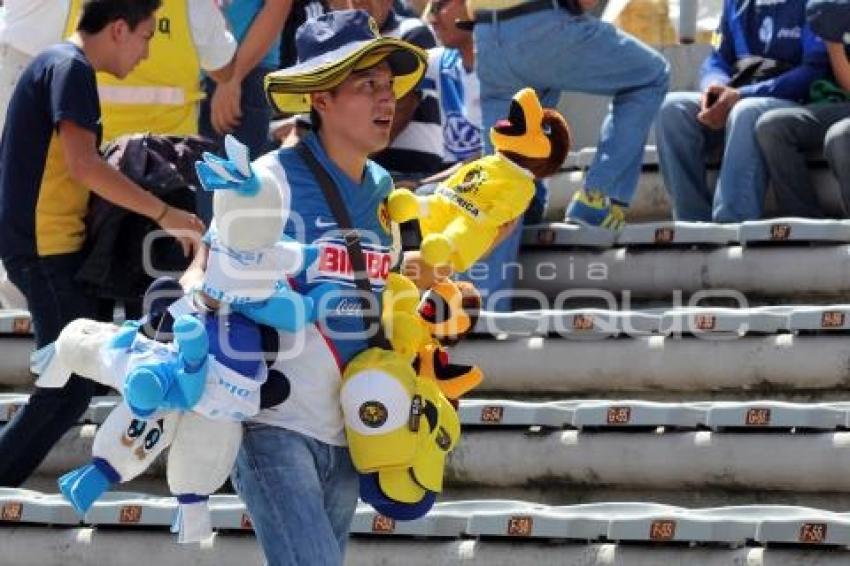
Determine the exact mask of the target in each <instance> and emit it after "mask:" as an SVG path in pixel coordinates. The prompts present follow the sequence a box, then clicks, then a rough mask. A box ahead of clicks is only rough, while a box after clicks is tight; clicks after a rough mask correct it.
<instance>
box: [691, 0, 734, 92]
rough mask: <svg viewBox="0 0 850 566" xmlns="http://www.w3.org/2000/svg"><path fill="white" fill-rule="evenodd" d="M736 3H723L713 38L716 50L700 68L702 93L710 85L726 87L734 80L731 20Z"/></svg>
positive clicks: (725, 0)
mask: <svg viewBox="0 0 850 566" xmlns="http://www.w3.org/2000/svg"><path fill="white" fill-rule="evenodd" d="M734 10H735V3H734V2H730V1H729V0H724V2H723V13H722V14H721V16H720V25H719V26H718V28H717V31H715V32H714V37H712V45H713V47H714V49H713V50H712V52H711V54H710V55H709V56H708V58H707V59H706V60H705V61H704V62H703V64H702V67H701V68H700V82H699V84H700V87H699V89H700V91H701V92H705V91H706V89H707V88H708V87H709V86H710V85H725V84H726V83H728V82H729V79H731V78H732V74H733V73H734V64H735V40H734V35H733V34H732V30H731V22H730V20H731V18H732V17H733V14H734Z"/></svg>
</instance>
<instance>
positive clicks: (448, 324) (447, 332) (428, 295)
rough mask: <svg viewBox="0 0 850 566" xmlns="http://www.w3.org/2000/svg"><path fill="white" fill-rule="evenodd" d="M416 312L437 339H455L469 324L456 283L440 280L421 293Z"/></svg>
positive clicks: (465, 330) (466, 329)
mask: <svg viewBox="0 0 850 566" xmlns="http://www.w3.org/2000/svg"><path fill="white" fill-rule="evenodd" d="M418 314H419V316H420V317H421V318H422V320H424V321H425V322H426V323H427V324H428V327H429V330H430V332H431V334H432V335H434V336H435V337H436V338H437V339H440V340H442V339H455V338H457V337H458V336H462V335H464V334H466V332H467V331H468V330H469V328H470V326H471V322H470V318H469V315H467V314H466V312H465V311H464V310H463V296H462V295H461V292H460V289H459V288H458V287H457V285H456V284H455V283H454V282H453V281H451V280H446V281H441V282H440V283H437V284H436V285H434V286H433V287H431V288H430V289H428V291H426V292H425V294H424V295H422V300H421V302H420V303H419V308H418Z"/></svg>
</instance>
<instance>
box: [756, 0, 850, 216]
mask: <svg viewBox="0 0 850 566" xmlns="http://www.w3.org/2000/svg"><path fill="white" fill-rule="evenodd" d="M806 11H807V13H808V18H809V24H810V25H811V27H812V30H813V31H814V32H815V33H816V34H817V35H818V36H819V37H820V38H821V39H823V41H824V43H826V49H827V53H828V54H829V61H830V64H831V66H832V73H833V77H832V80H829V81H818V82H816V83H815V84H814V85H813V86H812V94H813V95H814V96H813V100H812V102H813V104H810V105H809V106H803V107H799V108H785V109H779V110H771V111H770V112H767V113H766V114H765V115H764V116H762V117H761V118H759V121H758V122H757V123H756V136H757V137H758V141H759V146H760V147H761V150H762V154H763V155H764V159H765V161H766V162H767V168H768V171H769V172H770V179H771V182H772V185H773V190H774V192H775V193H776V202H777V205H778V206H779V212H780V214H782V215H784V216H805V217H809V218H821V217H824V216H826V215H827V213H826V211H825V210H824V209H823V208H821V205H820V202H819V201H818V198H817V194H816V193H815V191H813V190H812V182H811V178H810V176H809V171H808V163H807V159H806V158H807V154H809V153H811V152H823V156H824V157H825V158H826V160H827V162H828V163H829V167H830V169H831V170H832V172H833V174H834V175H835V177H836V179H837V180H838V185H839V188H840V190H841V202H842V205H843V210H841V211H835V212H839V214H840V215H841V216H842V217H844V218H846V217H848V216H850V33H848V32H849V31H850V2H848V0H809V3H808V6H807V9H806ZM814 98H817V100H814Z"/></svg>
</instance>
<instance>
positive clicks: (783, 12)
mask: <svg viewBox="0 0 850 566" xmlns="http://www.w3.org/2000/svg"><path fill="white" fill-rule="evenodd" d="M714 45H715V49H714V51H713V52H712V53H711V55H709V57H708V58H707V59H706V61H705V63H703V66H702V68H701V71H700V92H674V93H670V94H669V95H668V96H667V98H666V99H665V101H664V104H663V105H662V106H661V111H660V112H659V113H658V118H657V122H656V132H655V133H656V139H657V142H658V156H659V161H660V166H661V174H662V176H663V178H664V185H665V186H666V188H667V190H668V192H669V193H670V195H671V197H672V199H673V215H674V217H675V218H676V219H677V220H691V221H714V222H741V221H744V220H753V219H758V218H761V216H762V209H763V206H764V196H765V192H766V190H767V170H766V167H765V163H764V159H763V157H762V154H761V151H760V149H759V146H758V141H757V139H756V133H755V126H756V122H757V121H758V119H759V118H760V117H761V116H762V115H763V114H764V113H765V112H767V111H769V110H774V109H778V108H794V107H797V106H798V103H800V102H805V100H806V97H807V95H808V92H809V86H810V85H811V83H812V82H813V81H815V80H817V79H820V78H823V77H824V76H826V75H827V73H828V72H829V67H828V61H827V56H826V51H825V48H824V45H823V42H822V41H821V40H820V39H818V38H817V37H816V36H815V35H814V34H813V33H812V31H811V29H810V27H809V25H808V23H807V22H806V3H805V0H787V1H784V2H742V1H741V0H725V1H724V4H723V14H722V15H721V19H720V27H719V29H718V30H717V32H716V34H715V38H714ZM717 151H722V157H721V160H722V161H721V167H720V176H719V178H718V180H717V188H716V190H715V191H714V194H713V195H712V192H711V190H710V188H709V186H708V183H707V182H706V177H705V173H706V159H707V157H709V156H710V155H712V153H714V152H717Z"/></svg>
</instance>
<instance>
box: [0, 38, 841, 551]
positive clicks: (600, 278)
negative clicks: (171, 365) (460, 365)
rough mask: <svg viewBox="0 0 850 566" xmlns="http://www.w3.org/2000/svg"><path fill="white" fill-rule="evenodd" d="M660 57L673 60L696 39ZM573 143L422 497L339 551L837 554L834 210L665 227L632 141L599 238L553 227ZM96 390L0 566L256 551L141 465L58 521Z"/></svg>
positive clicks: (8, 492)
mask: <svg viewBox="0 0 850 566" xmlns="http://www.w3.org/2000/svg"><path fill="white" fill-rule="evenodd" d="M665 53H666V54H667V55H668V57H670V58H671V59H672V60H673V61H674V67H676V66H677V65H678V67H679V68H680V69H681V68H687V67H688V66H689V65H690V66H693V60H696V59H699V58H701V57H702V55H703V54H704V47H697V48H696V51H692V52H691V53H690V54H685V53H684V51H683V50H677V49H668V50H666V51H665ZM694 53H696V54H694ZM689 72H690V71H689ZM680 75H681V73H680ZM676 80H677V81H678V82H679V83H680V84H679V85H678V86H677V88H678V87H681V86H683V85H682V84H681V83H682V79H681V76H680V77H679V78H677V79H676ZM580 102H581V104H578V105H572V106H571V104H570V103H569V101H568V103H567V104H566V106H565V108H564V110H565V113H566V114H567V115H568V116H576V118H575V119H574V120H573V119H571V121H572V123H573V130H574V132H577V140H578V141H579V145H580V146H581V145H586V144H585V143H584V142H583V139H584V138H588V139H592V138H594V136H593V135H592V132H593V131H594V130H595V128H596V125H597V124H598V116H600V115H601V110H600V109H601V108H602V106H603V105H601V104H599V103H598V102H594V103H593V106H592V107H591V106H588V108H590V111H588V112H582V111H581V108H584V106H582V104H585V105H587V104H589V103H588V101H587V99H581V100H580ZM589 128H590V129H589ZM587 132H591V134H588V133H587ZM592 155H593V150H592V149H590V148H584V149H582V148H581V147H580V148H579V151H576V152H574V153H573V154H572V155H571V156H570V159H569V160H568V162H567V163H566V165H565V169H564V171H563V172H562V173H561V174H560V175H559V176H558V177H557V178H556V179H554V181H553V182H552V184H551V190H552V193H551V194H552V198H551V200H550V206H549V208H548V212H547V218H548V220H549V221H552V223H549V224H543V225H538V226H531V227H527V228H526V229H525V233H524V238H523V243H524V250H523V254H522V255H521V258H520V262H519V265H518V266H514V267H513V268H516V269H519V270H521V272H522V279H521V280H522V289H521V292H522V293H523V298H524V303H528V307H527V308H525V307H524V308H523V309H522V310H519V311H517V312H512V313H484V314H483V315H482V316H481V318H480V320H479V322H478V325H477V327H476V329H475V332H474V334H473V336H472V337H471V338H469V339H468V340H467V341H465V342H464V343H462V344H461V345H460V346H458V347H457V349H456V351H455V353H454V355H455V356H456V359H458V360H462V361H468V362H471V363H476V364H478V365H480V366H481V367H482V369H483V370H484V373H485V376H486V378H485V382H484V383H483V384H482V386H481V387H480V388H479V389H477V390H476V391H475V392H474V395H473V396H472V398H470V399H468V400H464V401H463V402H462V403H461V405H460V417H461V421H462V424H463V427H464V429H465V430H464V436H463V438H462V440H461V443H460V445H459V447H458V448H457V450H456V451H455V452H454V453H452V455H451V456H450V459H449V467H448V471H447V484H448V488H447V491H446V493H445V494H444V497H443V499H442V502H441V503H439V504H438V505H437V506H436V507H435V508H434V510H433V511H432V512H431V513H430V514H429V515H428V516H427V517H425V518H423V519H420V520H418V521H413V522H399V521H392V520H390V519H387V518H386V517H382V516H380V515H377V514H375V513H374V511H372V510H371V508H368V507H366V506H361V507H359V508H358V510H357V514H356V517H355V520H354V523H353V525H352V538H351V541H350V545H349V552H348V557H347V563H348V564H351V565H361V564H362V565H367V564H368V565H370V566H373V565H375V564H396V563H404V564H409V565H419V564H422V565H426V564H427V565H428V566H433V565H434V564H435V563H437V564H463V565H467V564H469V565H472V564H486V565H488V566H500V565H511V566H514V565H516V564H569V565H573V564H575V565H588V566H590V565H606V566H612V565H615V564H616V565H620V564H622V565H634V566H650V565H652V566H657V565H658V564H671V565H672V564H682V565H692V564H693V565H709V566H714V565H717V566H719V565H724V566H725V565H747V566H785V565H789V566H790V565H804V564H805V565H813V566H833V565H835V566H837V565H846V564H850V552H848V550H847V548H848V547H850V513H848V511H850V474H848V470H850V400H848V399H847V395H846V391H847V387H848V384H850V355H848V353H847V352H848V349H847V336H846V334H847V333H848V331H850V304H847V294H848V292H850V222H848V221H838V220H833V221H807V220H801V219H781V218H770V219H768V220H764V221H758V222H745V223H743V224H740V225H722V226H721V225H712V224H700V223H674V222H671V221H670V220H669V217H670V212H669V202H668V199H667V196H666V193H665V191H664V189H663V186H662V183H661V179H660V175H659V174H658V170H657V155H656V153H655V151H654V149H653V148H651V147H650V148H648V149H647V151H646V154H645V159H644V164H645V167H644V172H643V174H642V176H641V183H640V189H639V192H638V196H637V199H636V201H635V204H634V206H633V207H632V208H631V209H630V218H629V219H630V222H632V223H631V224H630V225H629V226H627V228H626V229H625V230H624V231H623V232H622V234H620V236H619V237H617V238H616V239H615V238H612V237H611V236H610V235H606V234H604V233H598V232H593V231H588V230H581V229H579V228H577V227H575V226H570V225H565V224H561V223H558V222H557V221H558V220H559V219H560V218H561V217H562V214H563V208H564V207H565V206H566V203H567V202H568V200H569V197H570V196H571V194H572V192H574V191H575V190H576V189H577V188H578V187H579V186H580V184H581V179H582V175H583V169H584V168H585V167H586V166H587V164H588V163H589V162H590V159H591V158H592ZM815 179H816V189H817V191H818V194H819V196H820V198H821V200H822V201H823V202H826V203H830V202H837V201H836V200H835V198H836V197H835V186H834V183H833V182H832V181H830V179H829V178H828V176H827V175H825V173H824V172H823V171H821V172H818V173H817V175H816V177H815ZM3 285H6V286H5V287H4V286H3ZM16 301H18V297H17V296H16V295H15V294H14V290H13V289H12V290H10V289H8V284H6V283H3V281H2V274H0V306H2V307H3V308H4V310H2V311H0V350H2V355H0V422H4V421H6V420H8V418H10V417H11V416H12V415H13V414H14V411H15V410H16V408H17V407H19V406H20V405H21V404H22V403H25V402H26V398H27V396H26V390H27V388H28V387H29V386H30V385H31V383H32V376H31V374H30V371H29V369H30V360H29V350H30V349H31V348H32V340H31V337H30V336H29V332H30V324H29V317H28V313H26V312H25V311H24V310H21V308H22V306H23V305H21V304H20V303H19V302H16ZM114 403H115V398H114V397H106V398H97V399H95V400H94V401H93V402H92V405H91V407H90V408H89V410H88V411H87V412H86V414H85V415H84V416H83V418H82V419H81V422H80V423H79V425H78V426H76V427H74V428H73V429H72V430H70V431H69V432H68V433H67V434H66V435H65V436H64V437H63V439H62V440H61V441H60V443H59V444H58V445H57V446H56V448H55V449H54V450H53V451H52V452H51V454H50V455H49V456H48V458H47V460H46V461H45V462H44V463H43V464H42V466H41V467H40V468H39V470H38V473H37V474H36V477H34V478H33V479H32V480H31V481H30V482H28V483H27V485H26V486H25V487H26V488H28V489H0V549H2V550H0V564H10V565H15V566H30V565H32V566H35V565H38V566H48V565H53V564H56V565H60V564H61V565H67V566H77V565H90V564H98V565H100V564H109V565H117V566H124V565H127V566H130V565H132V566H138V564H139V557H140V556H144V558H145V561H146V562H148V563H152V564H157V566H171V565H178V564H181V565H182V564H193V565H212V564H226V565H233V564H239V565H240V566H249V565H253V564H261V563H262V557H261V555H260V552H259V548H258V546H257V545H256V542H255V540H254V537H253V535H252V532H251V523H250V519H249V518H248V516H247V514H246V512H245V509H244V506H243V505H242V504H241V502H240V501H239V500H238V499H237V498H236V497H235V496H233V495H231V494H228V493H224V494H221V495H217V496H215V497H214V498H213V500H212V502H211V508H212V514H213V526H214V528H215V531H216V534H215V536H214V538H213V539H211V540H210V541H207V542H205V543H204V544H202V545H200V546H198V545H179V544H177V543H176V539H175V537H174V535H172V534H171V532H170V525H171V522H172V520H173V516H174V512H175V509H176V505H175V502H174V501H173V500H172V499H171V498H170V497H168V496H167V486H166V485H165V479H164V476H165V470H164V463H163V462H161V461H160V462H158V463H157V464H155V465H154V466H152V467H151V468H150V469H149V470H148V471H147V472H146V473H145V474H144V475H143V477H141V478H139V479H138V480H136V481H134V482H132V483H131V484H129V485H127V486H122V491H118V492H114V493H110V494H108V496H107V497H104V498H103V499H102V500H101V501H99V502H98V503H96V504H95V506H94V507H93V508H92V510H91V511H90V512H89V513H88V514H87V515H86V516H85V517H83V518H80V517H77V516H76V515H75V514H74V513H73V511H72V509H71V507H70V505H68V504H67V502H65V501H64V500H63V499H62V498H61V496H59V495H57V494H56V491H57V489H56V486H55V478H56V477H57V476H58V475H59V474H60V473H63V472H66V471H68V470H70V469H72V468H74V467H77V466H79V465H82V464H83V463H85V462H86V461H88V458H89V455H90V454H91V445H92V442H93V439H94V435H95V433H96V431H97V429H98V426H99V425H100V424H101V423H102V422H103V420H104V419H105V417H106V415H108V413H109V411H110V410H111V408H112V407H113V406H114Z"/></svg>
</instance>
